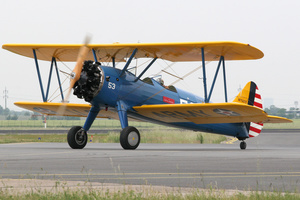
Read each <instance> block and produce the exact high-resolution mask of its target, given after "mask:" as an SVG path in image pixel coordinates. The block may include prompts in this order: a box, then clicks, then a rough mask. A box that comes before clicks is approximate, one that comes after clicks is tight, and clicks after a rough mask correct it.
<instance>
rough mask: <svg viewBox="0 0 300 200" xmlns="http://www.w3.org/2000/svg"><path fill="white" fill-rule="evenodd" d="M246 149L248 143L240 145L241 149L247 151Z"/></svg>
mask: <svg viewBox="0 0 300 200" xmlns="http://www.w3.org/2000/svg"><path fill="white" fill-rule="evenodd" d="M246 147H247V143H246V142H245V141H242V142H241V143H240V148H241V149H243V150H244V149H246Z"/></svg>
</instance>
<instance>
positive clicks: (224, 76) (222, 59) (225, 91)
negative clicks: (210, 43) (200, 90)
mask: <svg viewBox="0 0 300 200" xmlns="http://www.w3.org/2000/svg"><path fill="white" fill-rule="evenodd" d="M221 64H222V65H223V79H224V93H225V102H228V101H227V87H226V74H225V59H224V56H221V57H220V60H219V64H218V67H217V70H216V73H215V77H214V80H213V83H212V85H211V88H210V92H209V95H208V100H207V101H208V102H209V101H210V97H211V95H212V92H213V89H214V86H215V82H216V79H217V76H218V73H219V69H220V67H221Z"/></svg>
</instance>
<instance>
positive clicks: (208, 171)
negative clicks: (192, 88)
mask: <svg viewBox="0 0 300 200" xmlns="http://www.w3.org/2000/svg"><path fill="white" fill-rule="evenodd" d="M299 141H300V133H297V132H269V131H268V132H263V133H262V134H261V135H260V136H259V137H256V138H252V139H248V140H246V142H247V149H246V150H240V149H239V142H238V141H237V142H234V143H233V144H140V146H139V148H138V149H136V150H134V151H130V150H127V151H126V150H123V149H122V148H121V146H120V144H102V143H97V144H95V143H88V144H87V146H86V148H85V149H83V150H73V149H70V148H69V146H68V144H66V143H20V144H2V145H0V149H1V150H0V175H1V178H2V179H6V178H9V179H51V180H56V179H58V180H64V181H68V180H74V181H88V182H98V183H120V184H132V185H158V186H160V185H163V186H171V187H192V188H213V189H238V190H268V191H290V192H295V191H299V190H300V183H299V182H300V146H299Z"/></svg>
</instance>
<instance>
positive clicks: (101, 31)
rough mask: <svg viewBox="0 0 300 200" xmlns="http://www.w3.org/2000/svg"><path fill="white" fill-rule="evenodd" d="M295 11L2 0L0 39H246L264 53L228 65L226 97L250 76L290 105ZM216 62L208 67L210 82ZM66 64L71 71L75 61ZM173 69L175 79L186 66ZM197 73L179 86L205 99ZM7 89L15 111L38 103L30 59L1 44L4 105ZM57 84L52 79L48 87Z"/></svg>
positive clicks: (299, 92)
mask: <svg viewBox="0 0 300 200" xmlns="http://www.w3.org/2000/svg"><path fill="white" fill-rule="evenodd" d="M299 10H300V1H297V0H294V1H291V0H285V1H279V0H264V1H261V0H251V1H241V0H226V1H225V0H211V1H207V0H205V1H202V0H193V1H190V0H185V1H175V0H168V1H163V0H151V1H149V0H148V1H143V0H132V1H121V0H118V1H114V0H106V1H102V0H85V1H77V0H72V1H71V0H51V1H50V0H49V1H46V0H45V1H40V0H26V1H25V0H1V6H0V44H1V45H2V44H6V43H67V44H73V43H82V41H83V38H84V37H85V35H86V34H87V33H90V34H92V36H93V38H92V42H91V43H99V44H100V43H113V42H120V43H136V42H142V43H148V42H192V41H224V40H226V41H227V40H229V41H237V42H243V43H249V44H251V45H253V46H255V47H257V48H259V49H260V50H262V51H263V52H264V54H265V56H264V58H262V59H260V60H253V61H234V62H227V63H226V69H227V71H226V72H227V80H228V96H229V100H233V98H234V96H235V95H237V93H238V91H237V90H238V88H239V87H244V85H245V84H246V83H247V82H248V81H251V80H252V81H254V82H256V83H257V85H258V87H259V89H260V92H261V95H262V98H272V99H274V103H275V105H276V106H278V107H286V108H289V107H292V106H294V102H295V101H300V84H299V81H298V80H299V75H300V68H299V67H298V62H299V59H298V55H300V48H299V47H300V39H299V37H300V11H299ZM198 65H199V63H194V66H198ZM216 65H217V63H210V64H209V65H208V66H207V71H208V72H207V73H208V75H209V76H210V78H208V85H209V86H210V85H211V80H212V75H213V73H214V72H215V69H216ZM49 66H50V63H48V64H47V63H41V68H42V71H43V79H44V82H43V84H44V87H46V84H47V80H48V70H49ZM60 66H62V65H60V64H59V67H60ZM68 66H69V67H70V68H73V63H68ZM175 66H177V67H174V70H175V71H176V73H177V74H178V75H180V76H183V75H184V74H186V73H187V72H188V71H189V69H188V68H189V67H190V65H188V64H187V66H188V67H184V66H185V64H179V65H175ZM62 68H64V66H63V67H62ZM161 68H162V67H161V66H160V65H156V66H155V67H153V68H152V70H156V72H157V71H159V70H161ZM190 69H191V70H192V69H193V68H192V67H191V68H190ZM163 76H164V79H165V82H166V83H167V84H168V82H169V83H170V82H172V79H171V78H169V77H168V76H167V75H163ZM201 77H202V71H198V72H196V73H195V74H194V75H193V76H191V77H189V78H188V79H187V80H185V82H184V83H179V84H178V85H177V86H178V87H180V88H182V89H186V90H189V91H191V92H193V93H195V94H197V95H200V96H203V89H202V88H203V83H202V79H199V78H201ZM222 81H223V80H222V76H220V77H219V80H218V83H217V85H216V90H215V93H214V95H213V96H212V101H215V102H221V101H223V99H224V97H223V96H224V95H223V86H222V84H221V83H222ZM53 83H56V79H53ZM5 87H6V88H7V90H8V91H9V93H8V96H9V99H8V107H9V108H10V109H14V110H17V109H18V108H17V107H15V106H14V105H13V102H15V101H42V98H41V93H40V88H39V85H38V79H37V75H36V70H35V65H34V60H33V59H29V58H26V57H23V56H19V55H16V54H13V53H11V52H8V51H6V50H3V49H1V50H0V105H1V106H3V107H4V99H3V91H4V89H5ZM55 89H56V86H55V84H54V85H53V86H52V90H55ZM57 100H59V99H57ZM74 101H75V100H74Z"/></svg>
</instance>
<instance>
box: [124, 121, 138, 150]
mask: <svg viewBox="0 0 300 200" xmlns="http://www.w3.org/2000/svg"><path fill="white" fill-rule="evenodd" d="M140 140H141V137H140V133H139V131H138V130H137V129H136V128H135V127H133V126H128V127H126V128H124V129H123V130H122V131H121V134H120V144H121V146H122V147H123V149H131V150H132V149H136V148H137V147H138V146H139V144H140Z"/></svg>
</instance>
